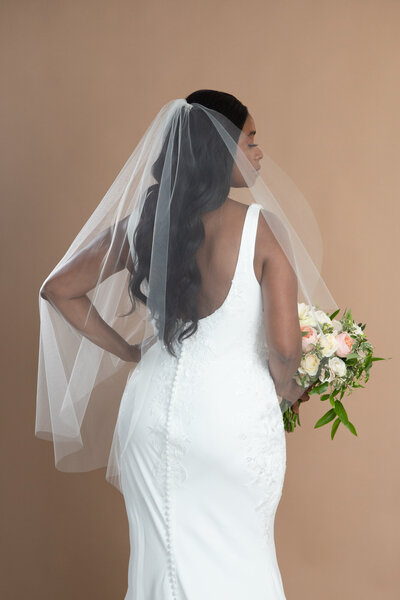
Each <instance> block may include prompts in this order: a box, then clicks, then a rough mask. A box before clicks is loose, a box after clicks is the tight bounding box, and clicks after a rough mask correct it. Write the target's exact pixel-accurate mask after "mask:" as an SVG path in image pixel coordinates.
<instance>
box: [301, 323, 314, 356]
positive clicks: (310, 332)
mask: <svg viewBox="0 0 400 600" xmlns="http://www.w3.org/2000/svg"><path fill="white" fill-rule="evenodd" d="M300 329H301V331H306V332H307V335H305V336H303V339H302V340H301V347H302V350H303V352H310V351H311V350H312V349H313V347H314V346H315V344H316V343H317V339H318V334H317V331H316V329H314V327H311V326H310V325H302V326H301V327H300Z"/></svg>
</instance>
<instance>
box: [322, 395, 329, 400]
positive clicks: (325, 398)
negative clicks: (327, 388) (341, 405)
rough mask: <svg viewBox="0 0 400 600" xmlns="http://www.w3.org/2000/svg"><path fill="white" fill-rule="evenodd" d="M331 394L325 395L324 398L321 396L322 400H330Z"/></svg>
mask: <svg viewBox="0 0 400 600" xmlns="http://www.w3.org/2000/svg"><path fill="white" fill-rule="evenodd" d="M329 396H330V394H324V395H323V396H321V398H320V400H328V398H329Z"/></svg>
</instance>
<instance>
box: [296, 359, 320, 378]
mask: <svg viewBox="0 0 400 600" xmlns="http://www.w3.org/2000/svg"><path fill="white" fill-rule="evenodd" d="M319 363H320V360H319V358H318V357H317V356H316V355H315V354H306V356H305V357H304V358H303V359H302V361H301V363H300V367H299V371H300V372H301V373H306V374H307V375H316V374H317V372H318V367H319Z"/></svg>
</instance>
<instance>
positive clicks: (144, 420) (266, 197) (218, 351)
mask: <svg viewBox="0 0 400 600" xmlns="http://www.w3.org/2000/svg"><path fill="white" fill-rule="evenodd" d="M264 160H265V157H264V155H263V152H262V151H261V149H260V147H259V146H258V144H257V143H256V125H255V121H254V118H253V117H252V115H251V114H250V113H249V111H248V109H247V107H246V106H245V105H244V104H243V103H242V102H240V101H239V100H238V99H237V98H236V97H234V96H233V95H231V94H228V93H225V92H219V91H214V90H198V91H196V92H193V93H192V94H190V95H189V96H187V97H186V98H185V99H177V100H172V101H171V102H169V103H167V104H166V105H165V106H164V107H163V108H162V109H161V111H160V112H159V114H158V115H157V116H156V118H155V119H154V121H153V122H152V123H151V125H150V127H149V128H148V129H147V131H146V133H145V135H144V136H143V138H142V139H141V141H140V143H139V144H138V146H137V147H136V148H135V150H134V152H133V154H132V155H131V156H130V158H129V159H128V161H127V162H126V164H125V165H124V167H123V169H122V170H121V172H120V173H119V175H118V177H117V178H116V180H115V181H114V183H113V184H112V186H111V187H110V189H109V190H108V192H107V194H106V195H105V196H104V198H103V200H102V201H101V203H100V204H99V206H98V207H97V209H96V210H95V211H94V213H93V214H92V216H91V218H90V219H89V220H88V222H87V223H86V225H85V226H84V227H83V229H82V230H81V232H80V233H79V234H78V236H77V237H76V238H75V240H74V242H73V244H72V245H71V247H70V248H69V250H68V252H67V253H66V255H65V256H64V257H63V259H62V260H61V261H60V262H59V263H58V265H56V267H55V268H54V270H53V271H52V273H50V275H49V276H48V277H47V279H46V281H45V282H44V283H43V284H42V286H41V288H40V298H39V302H40V317H41V334H40V354H39V374H38V390H37V414H36V429H35V433H36V435H37V436H39V437H43V438H45V439H50V440H52V441H53V444H54V451H55V462H56V466H57V468H59V469H61V470H65V471H77V470H81V471H87V470H89V469H93V468H98V467H101V466H106V467H107V472H106V478H107V480H108V481H109V482H110V483H112V484H113V485H115V487H117V489H118V490H119V491H120V492H121V493H122V494H123V497H124V501H125V506H126V511H127V516H128V520H129V534H130V544H131V553H130V562H129V571H128V589H127V592H126V596H125V600H159V599H160V600H167V599H172V598H173V599H179V600H204V599H207V600H222V599H224V598H227V599H228V598H229V600H239V599H240V600H243V599H244V598H249V599H250V598H251V600H265V599H266V598H268V599H270V600H283V599H284V598H285V593H284V588H283V583H282V579H281V575H280V571H279V567H278V563H277V558H276V552H275V542H274V519H275V513H276V510H277V507H278V504H279V500H280V497H281V494H282V489H283V483H284V477H285V469H286V443H285V430H284V425H283V419H282V412H281V405H280V400H279V397H282V398H285V400H286V401H287V402H288V403H290V404H291V405H292V408H293V410H295V411H296V412H298V410H299V401H305V400H307V399H308V398H309V396H308V393H307V390H304V389H303V388H301V387H300V386H299V385H298V384H297V383H296V381H295V379H294V374H295V372H296V370H297V368H298V366H299V363H300V360H301V356H302V336H301V331H300V328H299V320H298V307H297V303H298V301H305V302H307V303H308V304H310V306H313V305H319V306H323V307H324V308H325V309H327V308H333V309H334V308H336V304H335V302H334V300H333V298H332V297H331V295H330V293H329V291H328V289H327V288H326V286H325V284H324V282H323V280H322V277H321V275H320V272H319V268H320V264H319V262H320V248H319V246H318V240H319V237H318V236H319V231H318V226H317V225H316V222H315V220H314V219H313V215H312V213H311V211H310V208H309V207H308V205H307V203H306V201H305V200H304V198H303V197H302V196H301V194H300V193H299V192H298V191H297V190H295V188H294V187H293V186H291V187H289V186H288V185H287V182H288V178H285V177H284V174H282V172H281V171H280V170H279V169H278V167H277V166H276V165H274V164H273V163H272V161H271V160H270V159H267V160H266V162H267V165H266V173H265V177H264V178H262V175H261V174H260V173H259V171H260V169H261V167H262V165H263V163H264ZM267 180H268V182H269V183H268V185H267V183H266V181H267ZM232 188H233V190H236V192H238V193H239V194H240V193H241V194H242V195H243V201H242V200H240V201H238V200H237V199H235V198H233V197H232V193H231V189H232ZM293 200H295V202H293ZM291 214H292V215H294V217H293V222H291V220H290V219H289V218H288V215H291ZM299 215H300V217H299ZM302 228H303V230H304V234H305V233H306V232H307V236H308V239H311V240H312V242H313V244H314V245H312V244H310V243H308V245H307V246H306V241H307V240H306V237H307V236H305V235H304V234H303V239H302V236H301V233H302V231H301V230H302ZM126 366H127V367H128V369H129V371H128V372H127V371H126V369H124V367H126ZM111 377H112V378H113V382H117V381H118V378H119V379H120V381H122V382H123V386H124V387H123V394H122V398H121V399H120V402H119V401H118V407H117V410H116V411H114V412H113V411H111V410H110V404H111V402H112V400H111V399H110V398H109V397H108V402H107V401H106V402H104V401H102V402H100V401H98V400H97V399H96V394H97V395H98V394H99V393H101V392H102V390H105V383H106V381H108V380H110V381H111ZM109 389H110V388H108V392H107V393H108V395H109ZM105 432H109V435H106V434H105Z"/></svg>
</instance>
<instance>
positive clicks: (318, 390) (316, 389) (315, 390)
mask: <svg viewBox="0 0 400 600" xmlns="http://www.w3.org/2000/svg"><path fill="white" fill-rule="evenodd" d="M328 387H329V382H328V381H325V383H320V384H319V385H316V386H315V387H313V388H312V390H310V391H309V392H308V393H309V395H310V396H311V394H322V393H323V392H326V390H327V389H328Z"/></svg>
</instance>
